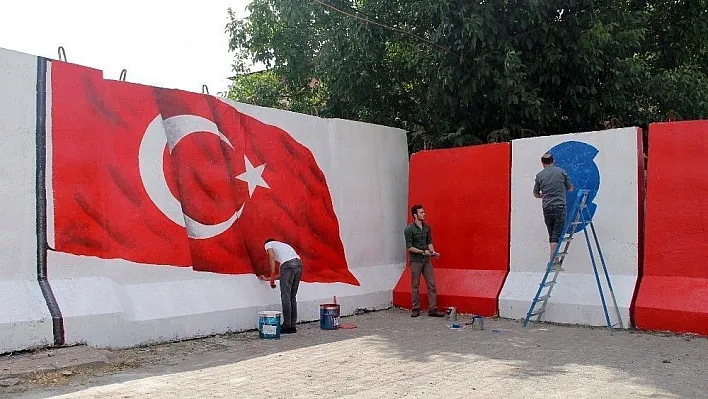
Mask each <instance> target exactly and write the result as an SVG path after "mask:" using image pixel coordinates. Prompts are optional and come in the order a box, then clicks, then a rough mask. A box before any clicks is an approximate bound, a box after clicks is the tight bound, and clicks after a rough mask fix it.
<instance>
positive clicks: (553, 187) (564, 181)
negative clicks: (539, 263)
mask: <svg viewBox="0 0 708 399" xmlns="http://www.w3.org/2000/svg"><path fill="white" fill-rule="evenodd" d="M541 164H542V165H543V170H541V171H540V172H538V174H536V179H535V180H534V186H533V195H534V197H536V198H541V199H542V206H543V219H544V221H545V222H546V228H547V229H548V241H549V243H550V250H551V251H550V255H549V260H553V259H550V258H552V257H553V253H554V252H555V250H556V247H558V241H559V239H560V236H561V233H562V232H563V227H564V226H565V218H566V201H565V191H566V190H568V191H571V192H572V191H573V190H574V188H573V184H572V183H571V182H570V178H569V177H568V173H567V172H566V171H565V170H563V169H562V168H559V167H557V166H555V165H554V164H553V155H552V154H549V153H546V154H543V156H542V157H541ZM556 270H559V271H562V270H563V269H562V268H561V266H560V265H557V266H554V271H556Z"/></svg>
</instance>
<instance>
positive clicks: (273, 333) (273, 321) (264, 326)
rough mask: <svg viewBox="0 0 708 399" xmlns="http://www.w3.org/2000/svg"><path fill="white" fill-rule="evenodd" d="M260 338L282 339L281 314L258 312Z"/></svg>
mask: <svg viewBox="0 0 708 399" xmlns="http://www.w3.org/2000/svg"><path fill="white" fill-rule="evenodd" d="M258 338H260V339H278V338H280V312H279V311H277V310H264V311H262V312H258Z"/></svg>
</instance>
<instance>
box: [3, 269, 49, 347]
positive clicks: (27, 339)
mask: <svg viewBox="0 0 708 399" xmlns="http://www.w3.org/2000/svg"><path fill="white" fill-rule="evenodd" d="M0 304H2V305H0V308H2V311H1V312H0V353H6V352H12V351H17V350H23V349H29V348H34V347H43V346H49V345H52V344H53V342H54V335H53V333H52V317H51V316H50V315H49V310H47V304H46V302H45V301H44V297H43V296H42V291H41V290H40V288H39V283H37V281H23V280H14V281H13V280H5V281H0Z"/></svg>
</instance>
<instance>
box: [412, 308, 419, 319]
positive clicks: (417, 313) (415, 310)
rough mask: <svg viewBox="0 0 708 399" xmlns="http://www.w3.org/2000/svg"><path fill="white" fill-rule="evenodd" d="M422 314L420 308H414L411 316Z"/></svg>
mask: <svg viewBox="0 0 708 399" xmlns="http://www.w3.org/2000/svg"><path fill="white" fill-rule="evenodd" d="M418 316H420V309H413V312H411V317H418Z"/></svg>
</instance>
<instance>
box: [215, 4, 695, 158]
mask: <svg viewBox="0 0 708 399" xmlns="http://www.w3.org/2000/svg"><path fill="white" fill-rule="evenodd" d="M248 10H249V12H250V14H249V16H248V17H247V18H244V19H238V18H236V16H235V14H234V13H233V12H232V11H231V10H229V16H230V22H229V24H228V25H227V26H226V31H227V33H228V34H229V37H230V49H231V50H233V51H234V52H235V63H234V70H235V72H236V73H237V77H236V78H235V79H234V84H233V85H232V87H231V88H230V89H229V92H228V96H229V97H231V98H233V99H235V100H237V101H243V102H248V103H254V104H259V105H264V106H269V107H277V108H284V109H290V110H293V111H298V112H307V113H316V114H318V115H320V116H324V117H342V118H348V119H355V120H361V121H366V122H372V123H378V124H384V125H389V126H397V127H401V128H404V129H406V130H407V131H408V132H409V134H410V135H409V142H410V145H411V150H417V149H420V148H431V147H452V146H460V145H468V144H476V143H484V142H494V141H505V140H509V139H512V138H517V137H524V136H532V135H541V134H543V135H547V134H558V133H568V132H577V131H587V130H597V129H603V128H606V127H610V126H629V125H639V126H646V125H647V124H648V123H650V122H652V121H658V120H665V119H666V118H667V115H669V114H671V115H678V116H680V117H682V118H684V119H689V118H705V117H708V24H707V23H706V22H705V21H708V0H692V1H682V0H646V1H630V0H564V1H559V0H477V1H472V2H470V1H466V0H436V1H430V0H425V1H424V0H252V1H251V3H250V4H249V6H248ZM251 62H259V63H263V64H264V65H265V66H266V68H267V69H266V71H264V72H260V73H250V74H248V73H247V72H248V71H247V68H246V67H245V66H246V65H247V64H248V63H251Z"/></svg>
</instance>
